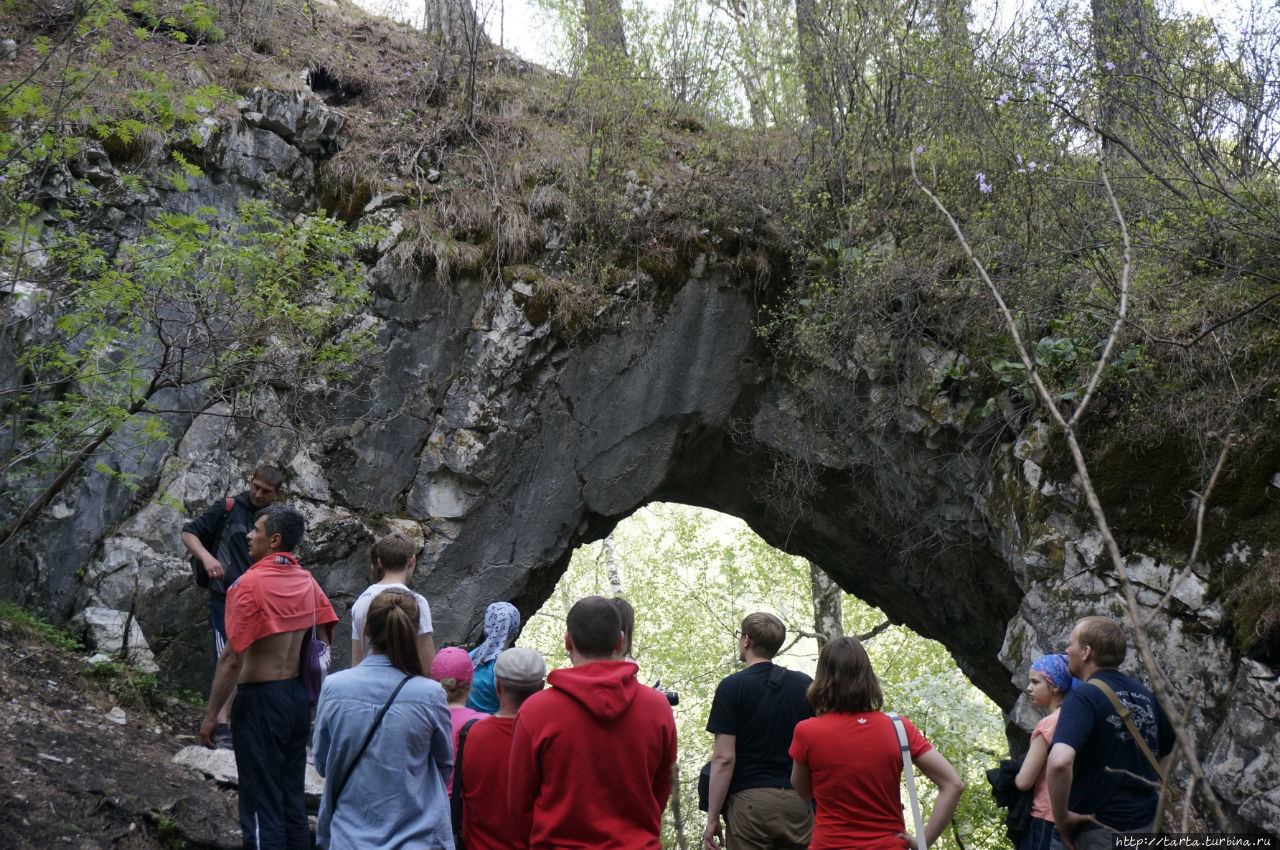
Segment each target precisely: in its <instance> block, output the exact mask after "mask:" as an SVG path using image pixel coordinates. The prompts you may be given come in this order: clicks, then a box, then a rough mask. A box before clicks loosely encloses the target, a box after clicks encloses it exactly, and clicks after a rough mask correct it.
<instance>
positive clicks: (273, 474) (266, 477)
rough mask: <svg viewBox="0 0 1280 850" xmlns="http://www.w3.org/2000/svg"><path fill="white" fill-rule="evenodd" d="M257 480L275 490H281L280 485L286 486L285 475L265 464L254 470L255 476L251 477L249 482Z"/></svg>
mask: <svg viewBox="0 0 1280 850" xmlns="http://www.w3.org/2000/svg"><path fill="white" fill-rule="evenodd" d="M254 479H257V480H258V481H261V482H262V483H263V484H266V485H267V486H269V487H272V488H273V489H276V490H279V489H280V485H282V484H284V473H283V472H281V471H280V470H278V469H276V468H275V467H274V466H270V465H268V464H265V463H260V464H258V465H257V467H256V468H255V469H254V470H253V475H250V476H249V480H250V481H253V480H254Z"/></svg>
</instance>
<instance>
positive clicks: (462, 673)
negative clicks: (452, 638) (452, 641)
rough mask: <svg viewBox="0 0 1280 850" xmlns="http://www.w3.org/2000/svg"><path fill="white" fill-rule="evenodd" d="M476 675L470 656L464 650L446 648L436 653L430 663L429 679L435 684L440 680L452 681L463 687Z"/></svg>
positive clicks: (453, 647)
mask: <svg viewBox="0 0 1280 850" xmlns="http://www.w3.org/2000/svg"><path fill="white" fill-rule="evenodd" d="M475 674H476V666H475V665H474V664H472V663H471V656H470V655H467V651H466V650H465V649H461V648H459V647H456V646H446V647H445V648H444V649H442V650H440V651H439V652H437V653H436V657H435V659H434V660H433V661H432V662H431V678H433V679H435V680H436V681H437V682H438V681H440V680H441V679H453V680H454V681H456V682H457V683H458V684H459V685H465V684H467V683H468V682H470V681H471V678H472V677H473V676H475Z"/></svg>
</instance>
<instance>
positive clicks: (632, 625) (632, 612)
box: [609, 596, 636, 657]
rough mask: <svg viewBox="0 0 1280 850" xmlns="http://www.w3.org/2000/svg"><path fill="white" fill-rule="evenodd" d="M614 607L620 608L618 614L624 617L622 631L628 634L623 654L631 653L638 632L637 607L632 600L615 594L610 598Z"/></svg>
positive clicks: (610, 602)
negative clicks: (629, 600)
mask: <svg viewBox="0 0 1280 850" xmlns="http://www.w3.org/2000/svg"><path fill="white" fill-rule="evenodd" d="M609 604H611V605H612V606H613V607H614V608H617V609H618V616H619V617H620V618H621V619H622V633H623V634H624V635H626V636H627V640H626V642H625V643H624V644H623V647H622V654H623V656H624V657H625V656H628V655H630V654H631V644H632V641H633V640H634V637H635V632H636V609H635V606H633V605H632V604H631V603H630V602H628V601H627V600H625V599H623V598H622V597H621V596H615V597H613V598H612V599H610V600H609Z"/></svg>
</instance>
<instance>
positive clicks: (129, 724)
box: [0, 619, 240, 850]
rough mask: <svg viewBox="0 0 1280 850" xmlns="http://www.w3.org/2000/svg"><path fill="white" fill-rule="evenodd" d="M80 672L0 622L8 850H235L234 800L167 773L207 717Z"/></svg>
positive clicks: (204, 783)
mask: <svg viewBox="0 0 1280 850" xmlns="http://www.w3.org/2000/svg"><path fill="white" fill-rule="evenodd" d="M83 669H84V655H83V653H82V654H64V653H62V652H59V651H58V650H57V649H55V648H54V647H53V646H52V645H51V644H49V643H48V642H47V641H45V640H44V639H42V638H40V637H38V636H35V635H32V634H30V633H29V632H28V631H27V630H26V629H24V628H22V627H20V626H15V625H14V624H13V623H10V622H9V621H6V620H3V619H0V777H2V779H0V781H3V782H4V784H5V785H6V786H7V789H6V791H5V792H4V793H3V794H0V801H2V802H0V848H14V850H19V848H22V849H23V850H25V848H33V850H34V849H35V848H39V849H40V850H47V848H55V847H75V848H85V850H88V848H108V847H113V848H130V850H133V849H134V848H152V847H166V848H177V847H185V848H203V847H239V846H240V832H239V825H238V822H237V817H236V796H235V791H234V790H231V789H224V788H221V787H219V786H218V784H217V783H215V782H213V781H212V780H208V779H205V778H204V777H202V776H201V775H200V774H197V773H195V772H193V771H191V770H189V769H188V768H185V767H180V766H178V765H174V764H172V763H171V761H170V760H171V759H172V757H173V754H174V753H175V752H177V751H178V750H179V749H181V748H182V747H183V746H188V745H190V744H193V743H195V738H194V732H195V730H196V728H197V726H198V723H199V719H200V716H201V709H198V708H195V707H193V706H191V705H188V704H186V703H183V702H181V701H179V700H176V699H173V698H171V697H163V698H158V699H153V700H150V701H148V700H143V699H141V698H139V697H138V695H137V693H136V691H134V692H131V691H130V689H129V687H128V685H127V683H122V681H121V680H120V679H116V680H115V682H116V689H117V690H118V691H120V696H119V697H117V696H116V695H113V694H112V693H111V692H110V690H109V688H110V684H111V683H105V686H104V685H103V684H98V683H90V682H89V681H87V680H86V679H85V677H84V676H83V675H81V671H82V670H83ZM121 703H124V704H123V705H121ZM115 709H118V710H119V711H113V710H115ZM120 711H123V720H124V723H123V724H120V723H118V722H116V721H118V720H120V719H121V715H120ZM109 714H114V718H115V719H114V720H113V719H112V717H109V716H108V715H109Z"/></svg>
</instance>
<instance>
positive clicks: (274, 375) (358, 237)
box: [6, 161, 380, 481]
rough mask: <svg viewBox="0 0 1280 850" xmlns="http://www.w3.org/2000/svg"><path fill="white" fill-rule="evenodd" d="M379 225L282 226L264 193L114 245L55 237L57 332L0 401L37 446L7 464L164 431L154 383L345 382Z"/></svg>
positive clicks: (63, 456) (318, 219)
mask: <svg viewBox="0 0 1280 850" xmlns="http://www.w3.org/2000/svg"><path fill="white" fill-rule="evenodd" d="M180 164H182V165H184V166H185V168H186V173H187V174H190V175H192V176H198V170H196V169H194V168H193V167H192V166H190V165H189V164H186V163H185V162H181V161H180ZM379 234H380V231H378V230H377V229H376V228H371V227H366V228H362V229H359V230H355V231H351V230H348V229H346V228H345V227H344V226H343V225H342V224H341V223H340V222H337V221H334V220H333V219H330V218H328V217H327V216H325V215H324V214H323V212H321V213H317V214H312V215H303V216H299V217H298V218H297V219H295V220H294V221H292V222H285V223H282V222H280V221H278V220H277V219H276V218H275V217H274V215H273V214H272V211H271V208H270V207H269V206H268V205H267V203H266V202H263V201H244V202H242V203H241V204H240V205H239V207H238V208H237V211H236V217H235V218H234V219H232V220H230V221H228V220H226V219H225V218H224V217H223V216H222V215H220V214H219V213H218V211H216V210H214V209H211V208H206V209H198V210H196V211H195V212H193V213H169V212H165V213H160V214H159V215H157V216H155V217H154V218H152V219H151V220H149V221H148V222H147V223H146V226H145V228H144V230H143V232H142V233H141V234H140V235H139V237H138V238H137V239H136V240H134V241H133V242H130V243H127V244H125V245H123V246H120V247H119V248H118V249H117V250H114V251H109V250H108V249H107V248H106V247H103V246H98V245H95V244H92V243H90V242H89V241H88V239H87V238H86V237H85V236H84V234H82V233H78V232H70V233H64V234H50V235H49V238H48V242H47V248H46V257H47V258H48V259H49V261H50V263H51V264H52V265H56V267H58V268H60V269H61V270H62V277H61V279H60V280H59V283H58V287H57V298H58V303H57V307H58V312H57V314H56V316H55V317H54V322H53V330H54V332H53V333H51V334H48V335H46V336H45V337H44V338H43V339H40V340H32V341H31V343H30V344H28V345H26V346H24V347H23V350H22V353H21V355H20V357H19V363H20V365H21V366H22V368H23V369H24V371H25V374H26V377H27V380H26V382H25V384H24V386H23V387H22V391H21V392H20V393H17V394H15V397H11V400H10V401H9V402H8V405H7V408H8V411H7V412H8V413H9V415H10V416H11V417H12V421H16V422H18V423H20V433H21V435H22V437H23V438H24V439H25V440H26V441H28V443H29V444H30V445H32V446H33V447H38V451H37V452H33V453H32V455H31V456H29V457H26V458H19V459H17V460H10V461H9V463H8V464H7V465H6V468H7V469H9V470H10V473H11V474H12V473H13V472H15V471H19V470H21V471H25V472H31V471H34V470H36V469H38V468H40V467H44V468H49V469H51V470H52V469H58V468H61V467H62V466H63V465H64V464H66V463H67V462H68V461H69V459H70V458H71V457H72V456H73V455H74V454H75V453H76V452H79V451H81V449H82V446H83V445H84V442H85V441H86V440H88V439H91V438H92V437H93V435H98V434H102V433H104V432H114V431H116V430H117V429H119V428H121V427H122V426H123V425H124V424H125V423H126V422H131V429H132V430H131V436H132V438H133V439H134V440H135V441H136V442H137V443H139V444H140V445H146V444H148V443H150V442H152V441H154V440H155V439H159V438H162V437H163V436H164V435H165V434H166V433H167V429H166V427H165V425H164V423H163V421H162V420H161V419H160V418H159V417H158V415H157V414H156V413H154V412H152V411H151V409H150V407H149V403H150V402H151V400H152V399H153V398H154V397H155V396H156V394H157V393H160V392H161V391H163V390H167V389H179V388H187V387H198V388H200V389H201V390H202V391H203V392H205V393H207V394H209V395H210V396H213V397H225V398H236V397H238V398H241V399H245V398H250V397H252V396H253V395H254V394H255V393H257V392H258V391H259V390H260V389H262V388H264V387H268V386H272V385H281V386H288V387H297V388H307V389H314V388H316V387H320V386H324V385H326V384H328V383H330V382H334V381H342V380H345V379H346V378H347V377H348V376H349V374H350V369H351V367H352V366H353V365H354V363H355V362H356V360H357V358H358V357H359V355H360V354H361V353H362V352H363V351H365V350H366V349H367V348H368V345H369V343H370V341H371V338H372V331H371V330H370V329H368V328H364V327H358V326H354V325H352V324H351V320H352V317H353V316H354V315H355V314H356V313H357V311H358V310H359V309H360V307H361V306H362V305H363V304H364V303H365V301H366V300H367V299H368V291H367V289H366V288H365V278H364V273H363V267H362V266H361V265H360V263H359V262H358V261H357V260H356V253H357V252H358V251H359V250H361V248H362V247H363V246H366V245H368V244H369V243H370V242H371V241H372V240H374V239H376V238H378V237H379ZM45 306H46V305H45V303H41V304H40V307H42V308H43V307H45ZM10 480H11V481H17V480H19V479H18V478H17V477H16V476H15V477H13V478H10Z"/></svg>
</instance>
